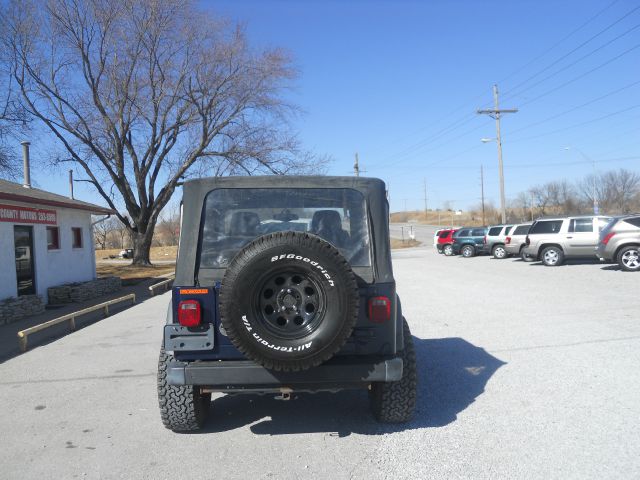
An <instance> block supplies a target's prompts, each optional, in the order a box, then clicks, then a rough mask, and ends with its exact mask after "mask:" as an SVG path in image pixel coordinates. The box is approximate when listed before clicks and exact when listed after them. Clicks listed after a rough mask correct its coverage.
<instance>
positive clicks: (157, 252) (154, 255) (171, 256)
mask: <svg viewBox="0 0 640 480" xmlns="http://www.w3.org/2000/svg"><path fill="white" fill-rule="evenodd" d="M121 250H122V249H121V248H107V249H105V250H96V261H99V260H105V259H109V258H110V257H115V258H117V257H118V254H119V253H120V251H121ZM177 255H178V246H177V245H174V246H171V247H151V261H152V262H153V261H154V260H175V259H176V257H177Z"/></svg>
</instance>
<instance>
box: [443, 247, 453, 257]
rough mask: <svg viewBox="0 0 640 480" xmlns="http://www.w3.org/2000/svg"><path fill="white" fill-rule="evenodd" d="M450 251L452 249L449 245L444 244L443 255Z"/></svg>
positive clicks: (449, 253)
mask: <svg viewBox="0 0 640 480" xmlns="http://www.w3.org/2000/svg"><path fill="white" fill-rule="evenodd" d="M451 251H452V248H451V245H446V246H445V247H444V254H445V255H451Z"/></svg>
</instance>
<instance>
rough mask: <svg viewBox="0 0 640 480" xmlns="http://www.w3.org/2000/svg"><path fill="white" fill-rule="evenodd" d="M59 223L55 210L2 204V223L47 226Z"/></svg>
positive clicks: (0, 209) (0, 210)
mask: <svg viewBox="0 0 640 480" xmlns="http://www.w3.org/2000/svg"><path fill="white" fill-rule="evenodd" d="M57 221H58V217H57V215H56V211H55V210H44V209H42V208H28V207H16V206H15V205H2V204H0V222H12V223H44V224H46V225H55V224H56V223H57Z"/></svg>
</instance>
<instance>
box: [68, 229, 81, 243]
mask: <svg viewBox="0 0 640 480" xmlns="http://www.w3.org/2000/svg"><path fill="white" fill-rule="evenodd" d="M71 247H72V248H82V229H81V228H76V227H73V228H72V229H71Z"/></svg>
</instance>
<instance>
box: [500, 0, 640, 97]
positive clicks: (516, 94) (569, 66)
mask: <svg viewBox="0 0 640 480" xmlns="http://www.w3.org/2000/svg"><path fill="white" fill-rule="evenodd" d="M639 8H640V7H639ZM639 27H640V23H639V24H637V25H634V26H633V27H631V28H630V29H628V30H626V31H625V32H623V33H621V34H620V35H618V36H617V37H614V38H612V39H611V40H609V41H608V42H606V43H604V44H602V45H600V46H599V47H598V48H596V49H595V50H591V51H590V52H589V53H587V54H585V55H583V56H582V57H580V58H578V59H577V60H575V61H573V62H572V63H570V64H568V65H565V66H564V67H562V68H561V69H560V70H556V71H555V72H553V73H552V74H551V75H547V76H546V77H544V78H543V79H542V80H539V81H537V82H535V83H534V84H533V85H530V86H529V87H527V88H525V89H524V90H522V91H519V92H515V93H511V94H510V95H509V96H510V97H517V96H522V94H523V93H525V92H528V91H529V90H531V89H533V88H535V87H536V86H538V85H540V84H541V83H544V82H546V81H547V80H549V79H551V78H553V77H555V76H556V75H558V74H559V73H562V72H564V71H565V70H567V69H569V68H571V67H573V66H574V65H575V64H577V63H579V62H581V61H582V60H584V59H585V58H588V57H590V56H591V55H593V54H594V53H596V52H598V51H600V50H602V49H603V48H605V47H608V46H609V45H611V44H612V43H613V42H615V41H617V40H619V39H621V38H622V37H624V36H625V35H628V34H629V33H631V32H632V31H634V30H636V29H637V28H639ZM505 96H506V95H505Z"/></svg>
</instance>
